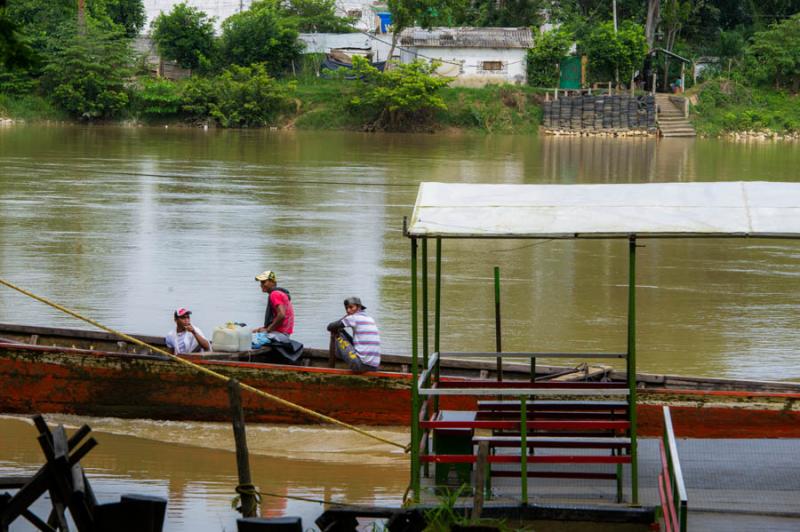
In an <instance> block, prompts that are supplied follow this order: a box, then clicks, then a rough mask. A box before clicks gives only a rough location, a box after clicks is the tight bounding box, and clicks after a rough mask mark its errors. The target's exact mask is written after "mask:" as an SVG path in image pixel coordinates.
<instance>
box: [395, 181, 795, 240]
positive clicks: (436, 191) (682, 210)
mask: <svg viewBox="0 0 800 532" xmlns="http://www.w3.org/2000/svg"><path fill="white" fill-rule="evenodd" d="M408 234H409V236H421V237H422V236H424V237H530V238H623V237H628V236H629V235H636V236H639V237H688V236H751V237H790V238H800V183H767V182H721V183H646V184H632V185H629V184H620V185H616V184H615V185H483V184H466V183H422V184H420V187H419V194H418V196H417V203H416V205H415V206H414V213H413V215H412V217H411V223H410V225H409V228H408Z"/></svg>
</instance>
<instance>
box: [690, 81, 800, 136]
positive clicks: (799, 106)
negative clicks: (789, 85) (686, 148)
mask: <svg viewBox="0 0 800 532" xmlns="http://www.w3.org/2000/svg"><path fill="white" fill-rule="evenodd" d="M691 92H692V93H695V94H696V95H697V99H698V103H697V105H695V106H694V107H693V112H692V121H693V123H694V125H695V128H696V129H697V131H698V133H700V134H702V135H706V136H712V137H716V136H720V135H723V134H725V133H732V132H743V131H771V132H774V133H778V134H787V133H797V132H800V96H798V95H796V94H789V93H787V92H782V91H775V90H772V89H765V88H757V87H748V86H745V85H742V84H741V83H737V82H735V81H730V80H723V79H717V80H712V81H709V82H706V83H704V84H702V85H700V86H698V87H697V88H695V89H693V90H692V91H691Z"/></svg>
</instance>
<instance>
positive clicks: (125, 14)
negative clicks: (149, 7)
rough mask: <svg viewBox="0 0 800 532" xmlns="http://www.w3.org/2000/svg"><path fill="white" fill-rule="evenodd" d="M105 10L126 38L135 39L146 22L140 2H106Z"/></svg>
mask: <svg viewBox="0 0 800 532" xmlns="http://www.w3.org/2000/svg"><path fill="white" fill-rule="evenodd" d="M106 10H107V12H108V16H109V17H111V20H113V21H114V23H115V24H118V25H119V26H122V28H123V30H124V31H125V35H126V36H128V37H136V36H137V35H138V34H139V31H140V30H141V29H142V27H143V26H144V23H145V21H146V17H145V14H144V3H143V2H142V0H106Z"/></svg>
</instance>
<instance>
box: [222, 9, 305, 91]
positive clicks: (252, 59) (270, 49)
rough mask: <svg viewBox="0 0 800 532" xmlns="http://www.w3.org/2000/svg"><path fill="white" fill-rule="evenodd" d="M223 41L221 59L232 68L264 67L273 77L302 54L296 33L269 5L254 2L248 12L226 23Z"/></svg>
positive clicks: (239, 14)
mask: <svg viewBox="0 0 800 532" xmlns="http://www.w3.org/2000/svg"><path fill="white" fill-rule="evenodd" d="M221 40H222V42H221V52H222V56H223V57H224V58H225V61H227V62H228V63H229V64H234V65H241V66H249V65H252V64H255V63H264V65H265V66H266V68H267V71H268V72H269V73H270V74H272V75H276V74H278V73H281V72H284V71H286V70H287V69H288V68H290V66H291V64H292V61H293V60H294V59H296V58H297V57H299V55H300V53H301V51H302V45H301V44H300V43H299V42H298V40H297V30H296V29H295V28H294V26H293V25H292V24H291V22H290V21H287V20H284V19H283V18H282V17H281V16H280V14H279V13H277V12H276V11H275V9H274V7H273V6H272V5H270V4H269V3H266V2H254V3H253V4H252V5H251V6H250V9H248V10H247V11H242V12H241V13H237V14H235V15H233V16H231V17H228V18H227V19H225V21H224V22H223V23H222V39H221Z"/></svg>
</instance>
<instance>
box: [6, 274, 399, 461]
mask: <svg viewBox="0 0 800 532" xmlns="http://www.w3.org/2000/svg"><path fill="white" fill-rule="evenodd" d="M0 284H3V285H5V286H7V287H9V288H11V289H14V290H16V291H17V292H20V293H22V294H25V295H26V296H28V297H32V298H33V299H35V300H37V301H40V302H42V303H44V304H45V305H49V306H51V307H53V308H55V309H58V310H60V311H61V312H64V313H66V314H69V315H70V316H73V317H75V318H78V319H79V320H82V321H85V322H86V323H90V324H92V325H94V326H95V327H98V328H100V329H103V330H104V331H106V332H110V333H111V334H115V335H117V336H119V337H120V338H124V339H125V340H127V341H129V342H132V343H134V344H137V345H140V346H142V347H146V348H148V349H151V350H153V351H155V352H156V353H160V354H162V355H165V356H168V357H169V358H171V359H172V360H174V361H175V362H180V363H181V364H183V365H185V366H189V367H191V368H194V369H196V370H197V371H199V372H201V373H205V374H206V375H208V376H210V377H214V378H215V379H219V380H222V381H225V382H228V381H229V380H231V379H230V378H229V377H226V376H225V375H222V374H220V373H217V372H216V371H212V370H210V369H208V368H204V367H203V366H201V365H199V364H195V363H194V362H190V361H189V360H186V359H184V358H181V357H179V356H177V355H174V354H172V353H170V352H169V351H166V350H164V349H161V348H159V347H155V346H152V345H149V344H147V343H146V342H143V341H141V340H139V339H138V338H134V337H133V336H130V335H127V334H125V333H122V332H119V331H116V330H114V329H112V328H110V327H106V326H105V325H102V324H100V323H98V322H96V321H94V320H93V319H91V318H87V317H85V316H82V315H80V314H78V313H77V312H75V311H73V310H70V309H68V308H65V307H63V306H61V305H59V304H58V303H54V302H52V301H49V300H47V299H45V298H44V297H41V296H37V295H36V294H34V293H32V292H29V291H27V290H25V289H24V288H20V287H19V286H16V285H14V284H13V283H10V282H8V281H6V280H5V279H2V278H0ZM239 386H241V387H242V388H243V389H245V390H247V391H250V392H252V393H254V394H256V395H259V396H261V397H264V398H265V399H268V400H270V401H272V402H275V403H278V404H279V405H282V406H285V407H287V408H291V409H293V410H296V411H298V412H301V413H303V414H305V415H307V416H309V417H313V418H316V419H319V420H321V421H324V422H326V423H330V424H332V425H338V426H340V427H343V428H346V429H348V430H352V431H354V432H357V433H358V434H361V435H362V436H366V437H368V438H372V439H373V440H377V441H379V442H382V443H386V444H388V445H393V446H395V447H399V448H401V449H403V450H406V449H407V446H406V445H403V444H401V443H397V442H393V441H391V440H387V439H386V438H383V437H381V436H378V435H377V434H372V433H370V432H367V431H365V430H363V429H360V428H358V427H355V426H353V425H350V424H348V423H345V422H344V421H339V420H338V419H334V418H332V417H330V416H326V415H325V414H320V413H319V412H315V411H313V410H310V409H308V408H305V407H303V406H300V405H298V404H295V403H292V402H290V401H287V400H286V399H281V398H280V397H277V396H275V395H272V394H270V393H267V392H264V391H262V390H259V389H258V388H254V387H252V386H250V385H249V384H245V383H243V382H242V383H239ZM409 449H410V447H409Z"/></svg>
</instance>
